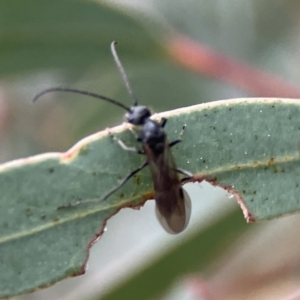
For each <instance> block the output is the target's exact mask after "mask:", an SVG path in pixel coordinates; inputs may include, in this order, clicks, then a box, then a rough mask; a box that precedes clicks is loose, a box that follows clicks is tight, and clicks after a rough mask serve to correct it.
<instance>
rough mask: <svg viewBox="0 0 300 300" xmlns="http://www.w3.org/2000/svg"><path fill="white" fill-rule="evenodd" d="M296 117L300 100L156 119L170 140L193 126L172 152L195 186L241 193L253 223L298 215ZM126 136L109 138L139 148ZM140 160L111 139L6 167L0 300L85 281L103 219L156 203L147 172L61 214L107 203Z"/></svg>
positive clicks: (234, 104)
mask: <svg viewBox="0 0 300 300" xmlns="http://www.w3.org/2000/svg"><path fill="white" fill-rule="evenodd" d="M299 113H300V102H299V101H298V100H292V99H271V98H269V99H267V98H262V99H259V98H257V99H232V100H223V101H217V102H211V103H206V104H201V105H196V106H192V107H187V108H182V109H178V110H175V111H170V112H166V113H162V114H159V115H154V116H153V117H154V118H158V119H159V118H161V117H163V116H164V117H167V118H168V123H167V126H166V131H167V133H168V136H169V140H170V141H172V140H174V139H176V138H177V136H178V134H179V132H180V130H181V128H182V125H183V124H186V125H187V127H186V132H185V134H184V137H183V142H182V143H181V144H179V145H177V146H175V147H173V148H172V152H173V154H174V157H175V160H176V162H177V165H178V167H180V168H183V169H186V170H189V171H190V172H192V173H193V174H195V177H194V180H195V181H197V180H198V181H201V180H203V179H206V180H208V181H210V182H212V183H213V184H217V185H220V186H223V187H226V188H227V189H228V190H229V191H231V192H233V193H235V195H236V196H238V198H239V201H240V204H241V205H242V208H243V210H244V215H245V216H246V218H247V219H248V220H249V221H251V220H252V221H254V220H262V219H269V218H273V217H277V216H280V215H284V214H288V213H292V212H296V211H298V210H299V208H300V202H299V198H300V197H299V181H300V180H299V173H300V172H299V141H300V124H299V117H298V116H299ZM129 127H130V126H129V125H128V124H123V125H120V126H118V127H115V128H112V129H111V132H113V133H114V134H115V135H116V136H118V137H119V138H121V139H122V140H123V141H124V142H125V143H126V144H127V145H136V142H135V140H134V138H133V136H132V134H131V132H130V130H129ZM137 146H139V145H137ZM144 160H145V158H144V157H143V156H142V155H136V154H134V153H128V152H125V151H124V150H123V149H121V148H120V146H119V145H118V144H117V143H116V142H115V141H113V140H112V139H111V138H110V137H109V134H108V131H107V130H105V131H102V132H99V133H96V134H94V135H92V136H89V137H87V138H85V139H83V140H82V141H80V142H79V143H77V144H76V145H75V146H74V147H73V148H71V149H70V150H69V151H67V152H66V153H49V154H42V155H38V156H35V157H30V158H26V159H20V160H16V161H13V162H9V163H6V164H3V165H2V166H0V187H1V197H0V208H1V210H0V214H1V216H0V228H1V231H0V253H1V255H0V268H1V272H0V296H1V297H8V296H12V295H16V294H20V293H24V292H29V291H32V290H34V289H36V288H39V287H43V286H47V285H50V284H53V283H55V282H57V281H58V280H60V279H62V278H65V277H68V276H75V275H78V274H82V273H83V272H84V268H85V263H86V260H87V256H88V250H89V247H90V246H91V245H92V243H93V242H94V241H96V240H97V238H98V237H99V236H100V234H101V233H102V231H103V228H104V226H105V222H106V220H107V219H108V218H109V217H110V216H112V215H113V214H115V213H116V212H117V211H118V210H119V209H120V208H122V207H125V206H136V205H140V204H141V203H143V201H145V200H147V199H149V198H151V197H152V196H153V190H152V183H151V179H150V174H149V171H148V170H147V169H146V170H143V171H142V172H141V173H138V174H137V175H136V176H135V177H134V178H132V179H131V180H130V181H129V182H128V183H127V184H126V185H125V186H124V187H122V188H121V189H120V190H119V191H118V192H116V193H115V194H113V195H112V196H111V197H110V198H109V199H107V201H105V202H98V203H89V204H82V205H78V206H76V207H69V208H66V209H61V210H57V208H58V207H60V206H62V205H67V204H69V203H76V202H78V201H82V200H85V199H99V198H101V197H102V196H103V195H104V194H106V192H107V191H109V190H110V189H111V188H113V187H115V186H116V185H117V184H118V182H119V181H120V180H121V179H122V178H123V177H125V176H126V175H127V174H128V173H129V172H130V171H132V170H134V169H135V168H137V167H138V166H140V165H141V164H142V163H143V162H144ZM195 200H196V199H194V201H195ZM208 201H209V199H208ZM220 209H222V208H220ZM100 271H101V270H100Z"/></svg>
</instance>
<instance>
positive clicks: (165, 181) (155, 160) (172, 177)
mask: <svg viewBox="0 0 300 300" xmlns="http://www.w3.org/2000/svg"><path fill="white" fill-rule="evenodd" d="M162 149H163V151H156V152H155V151H153V150H152V149H151V147H149V145H147V144H146V145H144V150H145V153H146V156H147V161H148V164H149V169H150V172H151V175H152V180H153V185H154V190H155V201H156V209H155V210H156V216H157V218H158V220H159V222H160V223H161V225H162V227H163V228H164V229H165V230H166V231H167V232H168V233H171V234H177V233H180V232H181V231H183V230H184V229H185V228H186V226H187V224H188V222H189V220H190V215H191V200H190V197H189V195H188V194H187V193H186V191H184V189H183V188H182V187H181V182H180V179H179V177H178V173H177V171H176V164H175V161H174V158H173V156H172V153H171V151H170V148H169V146H168V143H167V141H166V142H165V145H164V147H162Z"/></svg>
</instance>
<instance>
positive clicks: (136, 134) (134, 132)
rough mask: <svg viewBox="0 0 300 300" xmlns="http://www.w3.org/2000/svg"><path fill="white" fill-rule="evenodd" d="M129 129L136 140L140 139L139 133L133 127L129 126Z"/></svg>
mask: <svg viewBox="0 0 300 300" xmlns="http://www.w3.org/2000/svg"><path fill="white" fill-rule="evenodd" d="M129 130H130V132H131V133H132V135H133V136H134V137H135V139H136V140H137V141H138V142H141V141H142V140H141V138H140V136H139V134H138V133H137V132H136V131H135V130H134V129H133V128H129Z"/></svg>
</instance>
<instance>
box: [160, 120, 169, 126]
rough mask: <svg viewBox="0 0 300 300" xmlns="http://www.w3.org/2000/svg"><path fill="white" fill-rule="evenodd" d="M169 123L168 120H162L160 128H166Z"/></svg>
mask: <svg viewBox="0 0 300 300" xmlns="http://www.w3.org/2000/svg"><path fill="white" fill-rule="evenodd" d="M167 121H168V119H167V118H161V120H160V126H161V127H162V128H164V127H165V126H166V124H167Z"/></svg>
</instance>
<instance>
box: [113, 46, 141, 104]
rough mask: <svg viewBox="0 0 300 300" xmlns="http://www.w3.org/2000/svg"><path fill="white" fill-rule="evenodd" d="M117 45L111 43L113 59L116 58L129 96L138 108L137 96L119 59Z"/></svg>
mask: <svg viewBox="0 0 300 300" xmlns="http://www.w3.org/2000/svg"><path fill="white" fill-rule="evenodd" d="M117 44H118V43H117V42H116V41H113V42H112V43H111V46H110V49H111V53H112V55H113V57H114V61H115V63H116V64H117V67H118V69H119V71H120V73H121V76H122V79H123V81H124V82H125V85H126V88H127V91H128V93H129V95H130V96H131V97H132V99H133V101H134V102H133V106H137V105H138V102H137V99H136V98H135V96H134V94H133V92H132V89H131V86H130V84H129V81H128V78H127V75H126V72H125V70H124V68H123V66H122V64H121V61H120V59H119V57H118V54H117V51H116V47H115V46H116V45H117Z"/></svg>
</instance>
